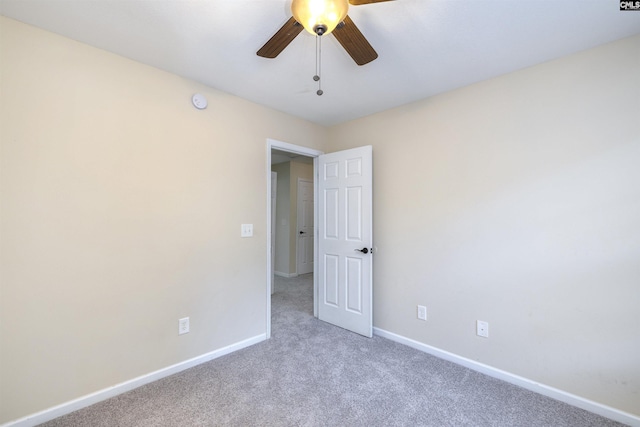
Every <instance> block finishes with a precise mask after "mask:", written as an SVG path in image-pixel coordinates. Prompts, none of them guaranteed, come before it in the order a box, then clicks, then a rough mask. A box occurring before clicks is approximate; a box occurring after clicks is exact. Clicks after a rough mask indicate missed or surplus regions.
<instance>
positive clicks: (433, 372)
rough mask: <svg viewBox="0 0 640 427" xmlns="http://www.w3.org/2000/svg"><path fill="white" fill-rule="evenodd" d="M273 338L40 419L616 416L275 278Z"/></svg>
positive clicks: (261, 422) (172, 421)
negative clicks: (326, 318)
mask: <svg viewBox="0 0 640 427" xmlns="http://www.w3.org/2000/svg"><path fill="white" fill-rule="evenodd" d="M272 312H273V322H272V338H271V339H270V340H268V341H265V342H262V343H260V344H257V345H254V346H252V347H249V348H246V349H243V350H241V351H239V352H236V353H234V354H230V355H227V356H224V357H221V358H219V359H216V360H213V361H211V362H208V363H204V364H202V365H199V366H196V367H194V368H191V369H188V370H186V371H183V372H181V373H178V374H176V375H173V376H171V377H167V378H164V379H162V380H159V381H156V382H154V383H151V384H148V385H146V386H143V387H140V388H138V389H136V390H133V391H130V392H128V393H125V394H122V395H120V396H117V397H114V398H112V399H109V400H106V401H104V402H101V403H98V404H95V405H93V406H91V407H88V408H85V409H82V410H79V411H77V412H74V413H71V414H69V415H66V416H63V417H60V418H58V419H55V420H53V421H51V422H48V423H46V424H44V425H46V426H50V427H52V426H527V427H532V426H580V427H585V426H620V425H622V424H619V423H616V422H613V421H610V420H608V419H605V418H602V417H599V416H597V415H594V414H591V413H589V412H586V411H583V410H581V409H578V408H575V407H572V406H569V405H566V404H564V403H561V402H557V401H555V400H552V399H549V398H547V397H544V396H541V395H538V394H536V393H533V392H530V391H528V390H525V389H522V388H520V387H517V386H514V385H511V384H508V383H505V382H503V381H499V380H496V379H493V378H491V377H487V376H485V375H482V374H479V373H477V372H475V371H472V370H470V369H466V368H463V367H460V366H458V365H455V364H453V363H450V362H447V361H444V360H441V359H438V358H436V357H433V356H430V355H428V354H425V353H422V352H420V351H417V350H414V349H412V348H409V347H406V346H403V345H400V344H397V343H394V342H392V341H389V340H386V339H384V338H380V337H374V338H372V339H368V338H363V337H360V336H358V335H356V334H353V333H350V332H347V331H344V330H342V329H340V328H337V327H334V326H331V325H328V324H325V323H323V322H320V321H318V320H317V319H315V318H313V316H312V313H313V304H312V278H311V275H306V276H301V277H300V278H295V279H282V278H279V279H278V280H277V283H276V293H275V294H274V295H273V309H272Z"/></svg>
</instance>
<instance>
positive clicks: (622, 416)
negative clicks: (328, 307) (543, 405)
mask: <svg viewBox="0 0 640 427" xmlns="http://www.w3.org/2000/svg"><path fill="white" fill-rule="evenodd" d="M373 333H374V334H375V335H378V336H379V337H382V338H387V339H389V340H391V341H395V342H397V343H400V344H404V345H407V346H409V347H412V348H415V349H416V350H420V351H423V352H425V353H429V354H431V355H432V356H436V357H439V358H440V359H444V360H448V361H449V362H453V363H456V364H458V365H462V366H464V367H466V368H469V369H473V370H474V371H477V372H480V373H482V374H485V375H488V376H490V377H493V378H498V379H500V380H503V381H506V382H508V383H511V384H515V385H517V386H520V387H522V388H525V389H527V390H531V391H534V392H536V393H539V394H542V395H544V396H547V397H551V398H552V399H556V400H559V401H561V402H564V403H568V404H569V405H572V406H576V407H578V408H581V409H584V410H586V411H589V412H593V413H594V414H598V415H602V416H603V417H607V418H609V419H612V420H615V421H618V422H621V423H625V424H628V425H630V426H635V427H640V417H638V416H636V415H633V414H630V413H628V412H624V411H620V410H619V409H615V408H612V407H610V406H606V405H603V404H601V403H598V402H594V401H592V400H588V399H585V398H583V397H580V396H576V395H574V394H571V393H567V392H566V391H562V390H559V389H557V388H553V387H550V386H548V385H544V384H540V383H538V382H536V381H533V380H530V379H527V378H524V377H521V376H518V375H515V374H512V373H509V372H506V371H503V370H501V369H497V368H494V367H492V366H489V365H485V364H484V363H480V362H477V361H475V360H471V359H467V358H466V357H462V356H458V355H457V354H454V353H450V352H448V351H445V350H441V349H439V348H437V347H433V346H430V345H428V344H424V343H421V342H419V341H415V340H412V339H411V338H407V337H403V336H402V335H398V334H394V333H393V332H389V331H385V330H384V329H380V328H375V327H374V328H373Z"/></svg>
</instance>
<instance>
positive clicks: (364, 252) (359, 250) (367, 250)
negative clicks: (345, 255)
mask: <svg viewBox="0 0 640 427" xmlns="http://www.w3.org/2000/svg"><path fill="white" fill-rule="evenodd" d="M354 250H355V251H358V252H362V253H363V254H368V253H369V249H368V248H362V249H354Z"/></svg>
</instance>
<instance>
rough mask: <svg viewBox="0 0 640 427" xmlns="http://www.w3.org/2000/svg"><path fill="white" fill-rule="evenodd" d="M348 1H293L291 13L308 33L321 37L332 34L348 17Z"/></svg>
mask: <svg viewBox="0 0 640 427" xmlns="http://www.w3.org/2000/svg"><path fill="white" fill-rule="evenodd" d="M348 11H349V1H348V0H292V1H291V13H293V17H294V18H295V19H296V21H298V22H299V23H300V24H301V25H302V26H303V27H304V28H305V30H307V31H308V32H310V33H311V34H313V35H318V36H321V35H323V34H329V33H330V32H332V31H333V30H334V29H335V28H336V27H337V26H338V24H339V23H341V22H342V21H343V20H344V18H345V17H346V16H347V12H348Z"/></svg>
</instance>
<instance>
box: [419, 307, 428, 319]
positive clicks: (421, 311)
mask: <svg viewBox="0 0 640 427" xmlns="http://www.w3.org/2000/svg"><path fill="white" fill-rule="evenodd" d="M418 319H420V320H427V307H425V306H424V305H419V306H418Z"/></svg>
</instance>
